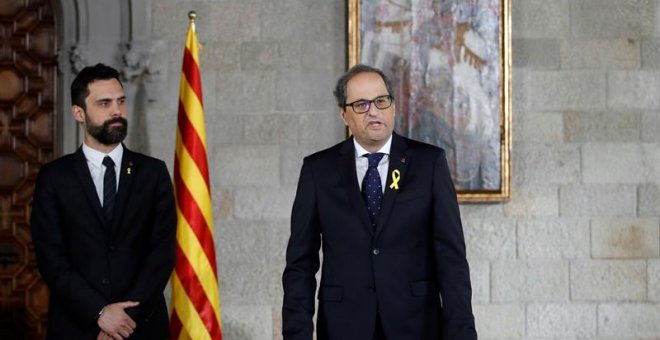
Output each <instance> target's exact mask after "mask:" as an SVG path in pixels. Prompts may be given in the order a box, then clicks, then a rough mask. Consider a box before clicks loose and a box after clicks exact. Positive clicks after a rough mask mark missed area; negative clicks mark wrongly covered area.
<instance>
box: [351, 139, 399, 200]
mask: <svg viewBox="0 0 660 340" xmlns="http://www.w3.org/2000/svg"><path fill="white" fill-rule="evenodd" d="M353 143H354V144H355V170H356V172H357V179H358V185H359V186H360V190H362V180H363V179H364V176H365V175H366V174H367V169H369V160H368V159H367V157H363V156H364V155H366V154H369V153H371V152H369V151H367V150H366V149H365V148H363V147H362V145H360V143H358V142H357V141H356V140H355V138H353ZM391 148H392V135H390V138H389V139H388V140H387V142H385V145H383V147H382V148H380V150H378V151H376V152H380V153H384V154H385V156H383V159H381V160H380V163H378V174H379V175H380V184H381V187H382V189H383V192H385V183H386V182H387V168H388V167H389V165H390V149H391Z"/></svg>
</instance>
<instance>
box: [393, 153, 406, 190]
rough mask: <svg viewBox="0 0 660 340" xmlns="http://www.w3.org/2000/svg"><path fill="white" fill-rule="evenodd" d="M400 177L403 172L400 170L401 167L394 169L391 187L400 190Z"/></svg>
mask: <svg viewBox="0 0 660 340" xmlns="http://www.w3.org/2000/svg"><path fill="white" fill-rule="evenodd" d="M402 160H403V159H402ZM400 179H401V172H400V171H399V169H394V170H393V171H392V184H390V189H394V190H399V180H400Z"/></svg>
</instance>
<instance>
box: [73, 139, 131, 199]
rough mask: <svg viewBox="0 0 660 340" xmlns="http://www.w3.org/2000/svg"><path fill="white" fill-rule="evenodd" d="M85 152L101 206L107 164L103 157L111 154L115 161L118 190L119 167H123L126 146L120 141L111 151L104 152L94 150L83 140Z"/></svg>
mask: <svg viewBox="0 0 660 340" xmlns="http://www.w3.org/2000/svg"><path fill="white" fill-rule="evenodd" d="M82 151H83V154H85V159H87V167H89V173H90V174H92V182H94V187H95V188H96V194H97V195H98V196H99V201H100V202H101V206H103V176H105V165H103V158H105V156H110V158H112V161H113V162H115V173H116V174H117V191H119V177H120V176H119V175H120V172H119V169H120V168H121V158H122V156H123V155H124V147H123V146H122V145H121V143H119V145H117V147H116V148H114V149H113V150H112V151H110V153H108V154H104V153H103V152H100V151H97V150H94V149H92V148H90V147H89V146H87V144H85V143H84V142H83V146H82Z"/></svg>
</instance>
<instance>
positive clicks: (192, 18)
mask: <svg viewBox="0 0 660 340" xmlns="http://www.w3.org/2000/svg"><path fill="white" fill-rule="evenodd" d="M188 18H189V19H190V25H192V29H193V32H194V31H195V19H197V12H195V11H190V12H188Z"/></svg>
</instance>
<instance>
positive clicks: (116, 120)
mask: <svg viewBox="0 0 660 340" xmlns="http://www.w3.org/2000/svg"><path fill="white" fill-rule="evenodd" d="M114 123H121V125H122V126H124V127H125V126H127V125H128V121H127V120H126V118H122V117H115V118H110V119H108V120H106V121H105V122H103V125H104V126H105V127H109V126H110V124H114Z"/></svg>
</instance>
